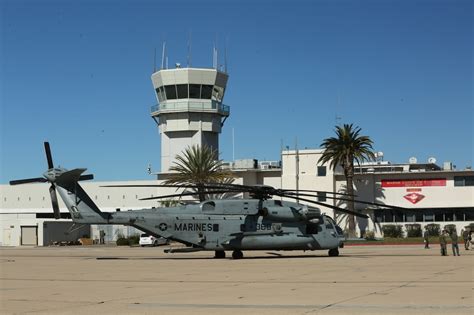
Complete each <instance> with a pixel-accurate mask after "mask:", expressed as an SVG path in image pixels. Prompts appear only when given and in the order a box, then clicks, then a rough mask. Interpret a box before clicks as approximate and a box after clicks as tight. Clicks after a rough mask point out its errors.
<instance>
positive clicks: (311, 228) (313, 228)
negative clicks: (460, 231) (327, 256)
mask: <svg viewBox="0 0 474 315" xmlns="http://www.w3.org/2000/svg"><path fill="white" fill-rule="evenodd" d="M320 231H321V227H320V226H319V224H317V223H308V224H306V234H318V232H320Z"/></svg>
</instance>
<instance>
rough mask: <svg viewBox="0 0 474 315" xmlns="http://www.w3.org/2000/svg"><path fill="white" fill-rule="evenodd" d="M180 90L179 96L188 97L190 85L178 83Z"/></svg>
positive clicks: (177, 87) (177, 86)
mask: <svg viewBox="0 0 474 315" xmlns="http://www.w3.org/2000/svg"><path fill="white" fill-rule="evenodd" d="M176 89H177V90H178V98H188V85H187V84H178V85H176Z"/></svg>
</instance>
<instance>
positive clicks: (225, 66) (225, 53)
mask: <svg viewBox="0 0 474 315" xmlns="http://www.w3.org/2000/svg"><path fill="white" fill-rule="evenodd" d="M228 39H229V38H228V37H226V38H225V46H224V72H225V73H227V41H228Z"/></svg>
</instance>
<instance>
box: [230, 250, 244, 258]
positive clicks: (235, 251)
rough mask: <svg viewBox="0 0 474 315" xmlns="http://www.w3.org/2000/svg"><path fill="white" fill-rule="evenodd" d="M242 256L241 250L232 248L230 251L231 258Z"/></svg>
mask: <svg viewBox="0 0 474 315" xmlns="http://www.w3.org/2000/svg"><path fill="white" fill-rule="evenodd" d="M243 257H244V254H243V253H242V251H241V250H238V249H237V250H234V251H233V252H232V258H233V259H242V258H243Z"/></svg>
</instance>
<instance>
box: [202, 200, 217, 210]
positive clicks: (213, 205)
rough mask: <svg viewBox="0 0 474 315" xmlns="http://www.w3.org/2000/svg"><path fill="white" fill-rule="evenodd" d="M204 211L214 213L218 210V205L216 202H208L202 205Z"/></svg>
mask: <svg viewBox="0 0 474 315" xmlns="http://www.w3.org/2000/svg"><path fill="white" fill-rule="evenodd" d="M201 207H202V211H214V210H215V209H216V203H215V202H214V201H207V202H205V203H203V204H202V206H201Z"/></svg>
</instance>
